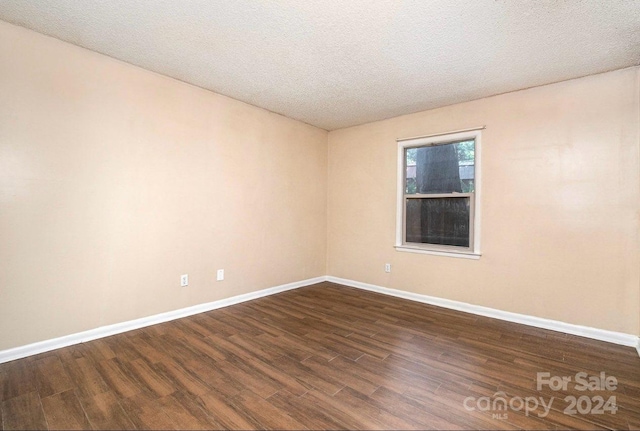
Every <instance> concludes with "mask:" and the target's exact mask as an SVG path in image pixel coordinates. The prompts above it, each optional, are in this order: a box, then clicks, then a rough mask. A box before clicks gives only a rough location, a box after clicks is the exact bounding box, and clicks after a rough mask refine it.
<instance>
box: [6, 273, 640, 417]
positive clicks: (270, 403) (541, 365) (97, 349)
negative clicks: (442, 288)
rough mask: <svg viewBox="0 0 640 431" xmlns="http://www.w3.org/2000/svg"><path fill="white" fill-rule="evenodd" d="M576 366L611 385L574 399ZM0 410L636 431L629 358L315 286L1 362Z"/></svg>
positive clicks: (558, 337) (587, 343)
mask: <svg viewBox="0 0 640 431" xmlns="http://www.w3.org/2000/svg"><path fill="white" fill-rule="evenodd" d="M539 372H542V373H544V372H547V373H549V377H550V378H551V377H560V378H561V377H563V376H565V377H571V379H572V380H571V382H569V383H568V386H567V389H566V390H559V391H554V390H552V389H551V388H550V387H549V385H546V384H545V385H543V386H542V387H541V390H538V388H537V380H536V378H537V373H539ZM578 372H585V373H587V375H588V376H590V377H591V376H600V375H601V374H600V373H602V372H604V373H606V374H605V377H606V376H612V377H615V378H616V379H617V384H616V385H615V389H613V388H612V387H609V389H610V390H593V391H588V390H587V391H579V390H578V388H576V386H575V384H576V381H575V375H576V373H578ZM594 378H595V377H594ZM609 383H611V382H609ZM499 392H503V393H504V394H502V393H499ZM496 393H498V394H497V395H496ZM570 396H575V397H576V399H577V400H579V399H580V398H579V397H583V399H581V400H579V402H577V408H578V409H581V410H582V412H583V413H582V414H581V413H580V411H577V413H576V414H565V412H564V410H565V408H567V407H571V405H570V404H571V402H570V400H569V401H565V400H564V398H565V397H570ZM610 396H615V397H616V401H617V411H616V412H615V414H613V413H612V412H610V411H604V412H603V413H601V414H596V413H597V411H596V412H595V413H592V410H591V408H597V407H598V404H601V403H600V401H599V399H598V398H597V397H602V399H603V400H604V401H606V400H608V399H609V397H610ZM470 397H471V398H470ZM498 397H503V398H504V399H505V400H506V401H507V402H508V404H507V408H506V409H503V410H499V409H498V407H501V406H502V404H499V403H496V404H495V407H496V409H495V410H487V409H488V408H489V407H491V406H492V405H493V401H494V400H495V399H496V398H498ZM541 397H542V400H543V401H544V403H545V404H547V405H548V404H549V402H550V401H551V399H552V397H553V401H552V403H551V408H550V410H549V411H548V414H546V415H544V409H543V407H538V408H537V409H536V410H533V409H532V411H529V412H528V414H527V412H526V411H525V410H524V409H523V408H522V406H523V403H529V405H530V407H534V406H535V404H534V400H535V402H536V403H539V400H540V398H541ZM584 397H587V398H588V399H585V398H584ZM0 401H1V402H2V408H1V409H0V421H1V423H2V428H3V429H18V428H29V429H47V428H49V429H61V428H62V429H77V428H82V429H89V428H94V429H136V428H139V429H148V428H156V429H174V428H175V429H227V428H231V429H233V428H236V429H237V428H241V429H254V428H276V429H306V428H309V429H343V428H348V429H416V428H418V429H478V428H482V429H522V428H524V429H534V428H535V429H566V428H580V429H602V428H616V429H629V428H631V429H638V428H640V358H639V357H638V355H637V353H636V351H635V350H634V349H632V348H628V347H621V346H615V345H612V344H607V343H603V342H598V341H593V340H589V339H585V338H579V337H575V336H571V335H565V334H561V333H557V332H552V331H545V330H541V329H535V328H531V327H527V326H522V325H517V324H512V323H507V322H502V321H498V320H493V319H489V318H484V317H478V316H474V315H470V314H465V313H460V312H455V311H451V310H446V309H442V308H438V307H433V306H428V305H424V304H419V303H414V302H409V301H405V300H401V299H397V298H393V297H387V296H382V295H378V294H374V293H369V292H365V291H361V290H357V289H353V288H349V287H344V286H339V285H335V284H331V283H321V284H318V285H315V286H310V287H306V288H301V289H297V290H293V291H289V292H285V293H281V294H278V295H274V296H270V297H266V298H262V299H258V300H255V301H251V302H246V303H243V304H240V305H235V306H232V307H228V308H224V309H219V310H215V311H211V312H208V313H203V314H199V315H196V316H192V317H188V318H184V319H180V320H176V321H173V322H169V323H164V324H161V325H156V326H152V327H148V328H144V329H139V330H136V331H132V332H128V333H125V334H120V335H116V336H112V337H109V338H104V339H100V340H96V341H92V342H88V343H85V344H81V345H76V346H72V347H68V348H64V349H60V350H56V351H52V352H48V353H43V354H40V355H37V356H32V357H29V358H25V359H21V360H17V361H13V362H9V363H5V364H0ZM467 407H468V408H467ZM603 407H606V406H603ZM608 407H611V405H609V406H608ZM471 409H473V410H471ZM605 410H606V408H605ZM539 414H542V415H543V416H544V417H540V416H539Z"/></svg>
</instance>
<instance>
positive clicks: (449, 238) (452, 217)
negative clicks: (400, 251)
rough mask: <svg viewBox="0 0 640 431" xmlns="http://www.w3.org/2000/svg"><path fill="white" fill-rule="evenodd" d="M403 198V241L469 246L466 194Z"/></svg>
mask: <svg viewBox="0 0 640 431" xmlns="http://www.w3.org/2000/svg"><path fill="white" fill-rule="evenodd" d="M406 201H407V208H406V209H407V211H406V242H414V243H423V244H441V245H455V246H461V247H469V214H470V211H471V209H470V198H469V197H455V198H448V197H447V198H424V199H406Z"/></svg>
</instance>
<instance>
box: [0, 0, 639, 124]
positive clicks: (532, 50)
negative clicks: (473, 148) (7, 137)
mask: <svg viewBox="0 0 640 431" xmlns="http://www.w3.org/2000/svg"><path fill="white" fill-rule="evenodd" d="M0 19H2V20H5V21H8V22H11V23H14V24H18V25H22V26H24V27H28V28H31V29H33V30H36V31H39V32H41V33H45V34H48V35H51V36H54V37H57V38H59V39H62V40H65V41H68V42H71V43H74V44H77V45H80V46H83V47H86V48H89V49H91V50H94V51H98V52H101V53H104V54H107V55H109V56H112V57H115V58H118V59H120V60H124V61H126V62H129V63H132V64H135V65H138V66H141V67H143V68H145V69H149V70H153V71H155V72H159V73H161V74H164V75H168V76H171V77H174V78H177V79H180V80H182V81H186V82H189V83H192V84H195V85H198V86H200V87H204V88H208V89H211V90H213V91H215V92H218V93H221V94H225V95H227V96H230V97H233V98H235V99H239V100H242V101H245V102H248V103H251V104H253V105H257V106H261V107H263V108H266V109H269V110H271V111H274V112H278V113H280V114H283V115H286V116H288V117H292V118H296V119H299V120H302V121H305V122H307V123H310V124H313V125H315V126H318V127H321V128H324V129H328V130H333V129H337V128H341V127H345V126H351V125H355V124H360V123H365V122H368V121H373V120H379V119H383V118H388V117H393V116H396V115H400V114H406V113H410V112H416V111H420V110H425V109H429V108H434V107H439V106H444V105H450V104H453V103H458V102H462V101H467V100H472V99H477V98H481V97H485V96H489V95H494V94H499V93H504V92H507V91H512V90H517V89H522V88H526V87H532V86H536V85H542V84H547V83H551V82H556V81H561V80H565V79H569V78H575V77H579V76H584V75H589V74H593V73H598V72H603V71H607V70H613V69H619V68H623V67H627V66H632V65H637V64H639V61H640V0H606V1H595V0H594V1H589V0H585V1H568V0H567V1H537V0H536V1H520V0H503V1H500V0H464V1H459V0H429V1H426V0H423V1H401V0H389V1H386V0H346V1H345V0H322V1H320V0H313V1H312V0H299V1H298V0H291V1H285V0H283V1H267V0H262V1H260V0H254V1H250V0H219V1H213V0H173V1H171V0H163V1H161V0H108V1H103V0H101V1H97V0H31V1H28V0H0Z"/></svg>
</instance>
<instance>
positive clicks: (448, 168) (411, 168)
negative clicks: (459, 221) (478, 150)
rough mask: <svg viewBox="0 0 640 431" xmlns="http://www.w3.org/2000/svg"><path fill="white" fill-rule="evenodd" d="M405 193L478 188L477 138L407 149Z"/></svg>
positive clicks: (469, 190)
mask: <svg viewBox="0 0 640 431" xmlns="http://www.w3.org/2000/svg"><path fill="white" fill-rule="evenodd" d="M405 171H406V172H405V174H406V175H405V193H406V194H414V193H423V194H430V193H452V192H458V193H470V192H473V191H474V189H475V184H474V180H475V141H473V140H470V141H462V142H454V143H451V144H443V145H429V146H424V147H417V148H407V149H406V150H405Z"/></svg>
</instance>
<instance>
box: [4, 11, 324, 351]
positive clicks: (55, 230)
mask: <svg viewBox="0 0 640 431" xmlns="http://www.w3.org/2000/svg"><path fill="white" fill-rule="evenodd" d="M326 169H327V132H326V131H323V130H320V129H317V128H314V127H311V126H309V125H306V124H303V123H300V122H297V121H294V120H291V119H288V118H285V117H282V116H279V115H276V114H273V113H270V112H268V111H265V110H262V109H258V108H255V107H252V106H249V105H246V104H244V103H240V102H237V101H235V100H232V99H229V98H226V97H223V96H220V95H217V94H214V93H211V92H209V91H205V90H202V89H199V88H196V87H193V86H190V85H186V84H183V83H180V82H178V81H175V80H172V79H170V78H166V77H163V76H159V75H156V74H154V73H151V72H147V71H144V70H142V69H139V68H136V67H133V66H130V65H127V64H124V63H121V62H118V61H115V60H113V59H110V58H108V57H105V56H102V55H99V54H96V53H92V52H89V51H86V50H83V49H80V48H77V47H75V46H72V45H69V44H66V43H63V42H60V41H57V40H55V39H51V38H47V37H45V36H42V35H39V34H37V33H34V32H31V31H28V30H25V29H22V28H19V27H15V26H12V25H9V24H6V23H2V22H0V350H2V349H6V348H11V347H15V346H20V345H24V344H27V343H31V342H36V341H40V340H45V339H49V338H53V337H58V336H62V335H67V334H71V333H75V332H78V331H83V330H87V329H91V328H96V327H99V326H102V325H106V324H112V323H117V322H122V321H126V320H130V319H135V318H139V317H144V316H148V315H152V314H156V313H160V312H164V311H168V310H174V309H178V308H182V307H186V306H190V305H194V304H198V303H204V302H208V301H213V300H216V299H221V298H225V297H230V296H233V295H238V294H242V293H247V292H251V291H255V290H258V289H263V288H266V287H271V286H276V285H280V284H284V283H289V282H293V281H300V280H303V279H307V278H311V277H316V276H321V275H324V274H325V273H326V173H327V172H326ZM218 268H224V269H225V275H226V280H225V281H223V282H216V281H215V271H216V269H218ZM183 273H188V274H189V281H190V285H189V287H187V288H181V287H180V284H179V277H180V274H183Z"/></svg>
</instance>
